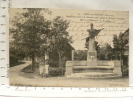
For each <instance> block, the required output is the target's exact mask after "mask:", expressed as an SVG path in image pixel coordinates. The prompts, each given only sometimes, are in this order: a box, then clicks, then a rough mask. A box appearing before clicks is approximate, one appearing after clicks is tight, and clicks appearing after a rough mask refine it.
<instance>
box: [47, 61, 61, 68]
mask: <svg viewBox="0 0 133 100" xmlns="http://www.w3.org/2000/svg"><path fill="white" fill-rule="evenodd" d="M48 64H49V66H50V67H59V61H53V60H49V61H48Z"/></svg>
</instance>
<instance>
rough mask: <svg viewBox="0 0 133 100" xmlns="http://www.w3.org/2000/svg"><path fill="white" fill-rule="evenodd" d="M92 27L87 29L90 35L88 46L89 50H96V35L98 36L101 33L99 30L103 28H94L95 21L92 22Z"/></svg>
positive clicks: (87, 41)
mask: <svg viewBox="0 0 133 100" xmlns="http://www.w3.org/2000/svg"><path fill="white" fill-rule="evenodd" d="M90 27H91V29H88V30H87V31H88V32H89V36H88V37H87V38H86V44H85V46H86V48H87V49H88V50H89V51H96V48H95V36H97V35H98V34H99V32H100V31H101V30H103V29H99V30H97V29H94V28H93V23H91V24H90Z"/></svg>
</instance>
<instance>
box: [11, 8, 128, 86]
mask: <svg viewBox="0 0 133 100" xmlns="http://www.w3.org/2000/svg"><path fill="white" fill-rule="evenodd" d="M9 17H10V25H9V26H10V28H9V33H10V39H9V42H10V46H9V51H10V85H11V86H37V87H128V86H129V70H130V69H129V12H128V11H111V10H79V9H49V8H11V9H10V10H9Z"/></svg>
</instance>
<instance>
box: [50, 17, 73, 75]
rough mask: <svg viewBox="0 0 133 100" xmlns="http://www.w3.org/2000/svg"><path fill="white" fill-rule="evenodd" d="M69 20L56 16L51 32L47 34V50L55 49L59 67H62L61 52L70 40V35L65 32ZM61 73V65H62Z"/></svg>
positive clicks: (63, 51) (62, 52) (65, 48)
mask: <svg viewBox="0 0 133 100" xmlns="http://www.w3.org/2000/svg"><path fill="white" fill-rule="evenodd" d="M68 25H69V22H68V21H67V20H64V19H63V18H61V17H60V16H57V17H56V18H55V19H53V23H52V28H51V32H50V34H49V35H48V38H49V40H48V41H49V48H48V51H49V52H52V51H54V50H56V51H57V53H58V55H59V67H62V58H63V54H64V53H65V51H66V50H67V49H69V48H68V43H71V42H72V37H70V36H69V33H68V32H67V28H68ZM62 74H63V67H62Z"/></svg>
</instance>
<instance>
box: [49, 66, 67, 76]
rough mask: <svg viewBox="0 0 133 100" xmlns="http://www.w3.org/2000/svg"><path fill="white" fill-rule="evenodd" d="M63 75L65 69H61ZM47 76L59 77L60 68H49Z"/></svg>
mask: <svg viewBox="0 0 133 100" xmlns="http://www.w3.org/2000/svg"><path fill="white" fill-rule="evenodd" d="M64 73H65V68H63V75H64ZM49 75H50V76H61V75H62V67H57V68H56V67H49Z"/></svg>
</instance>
